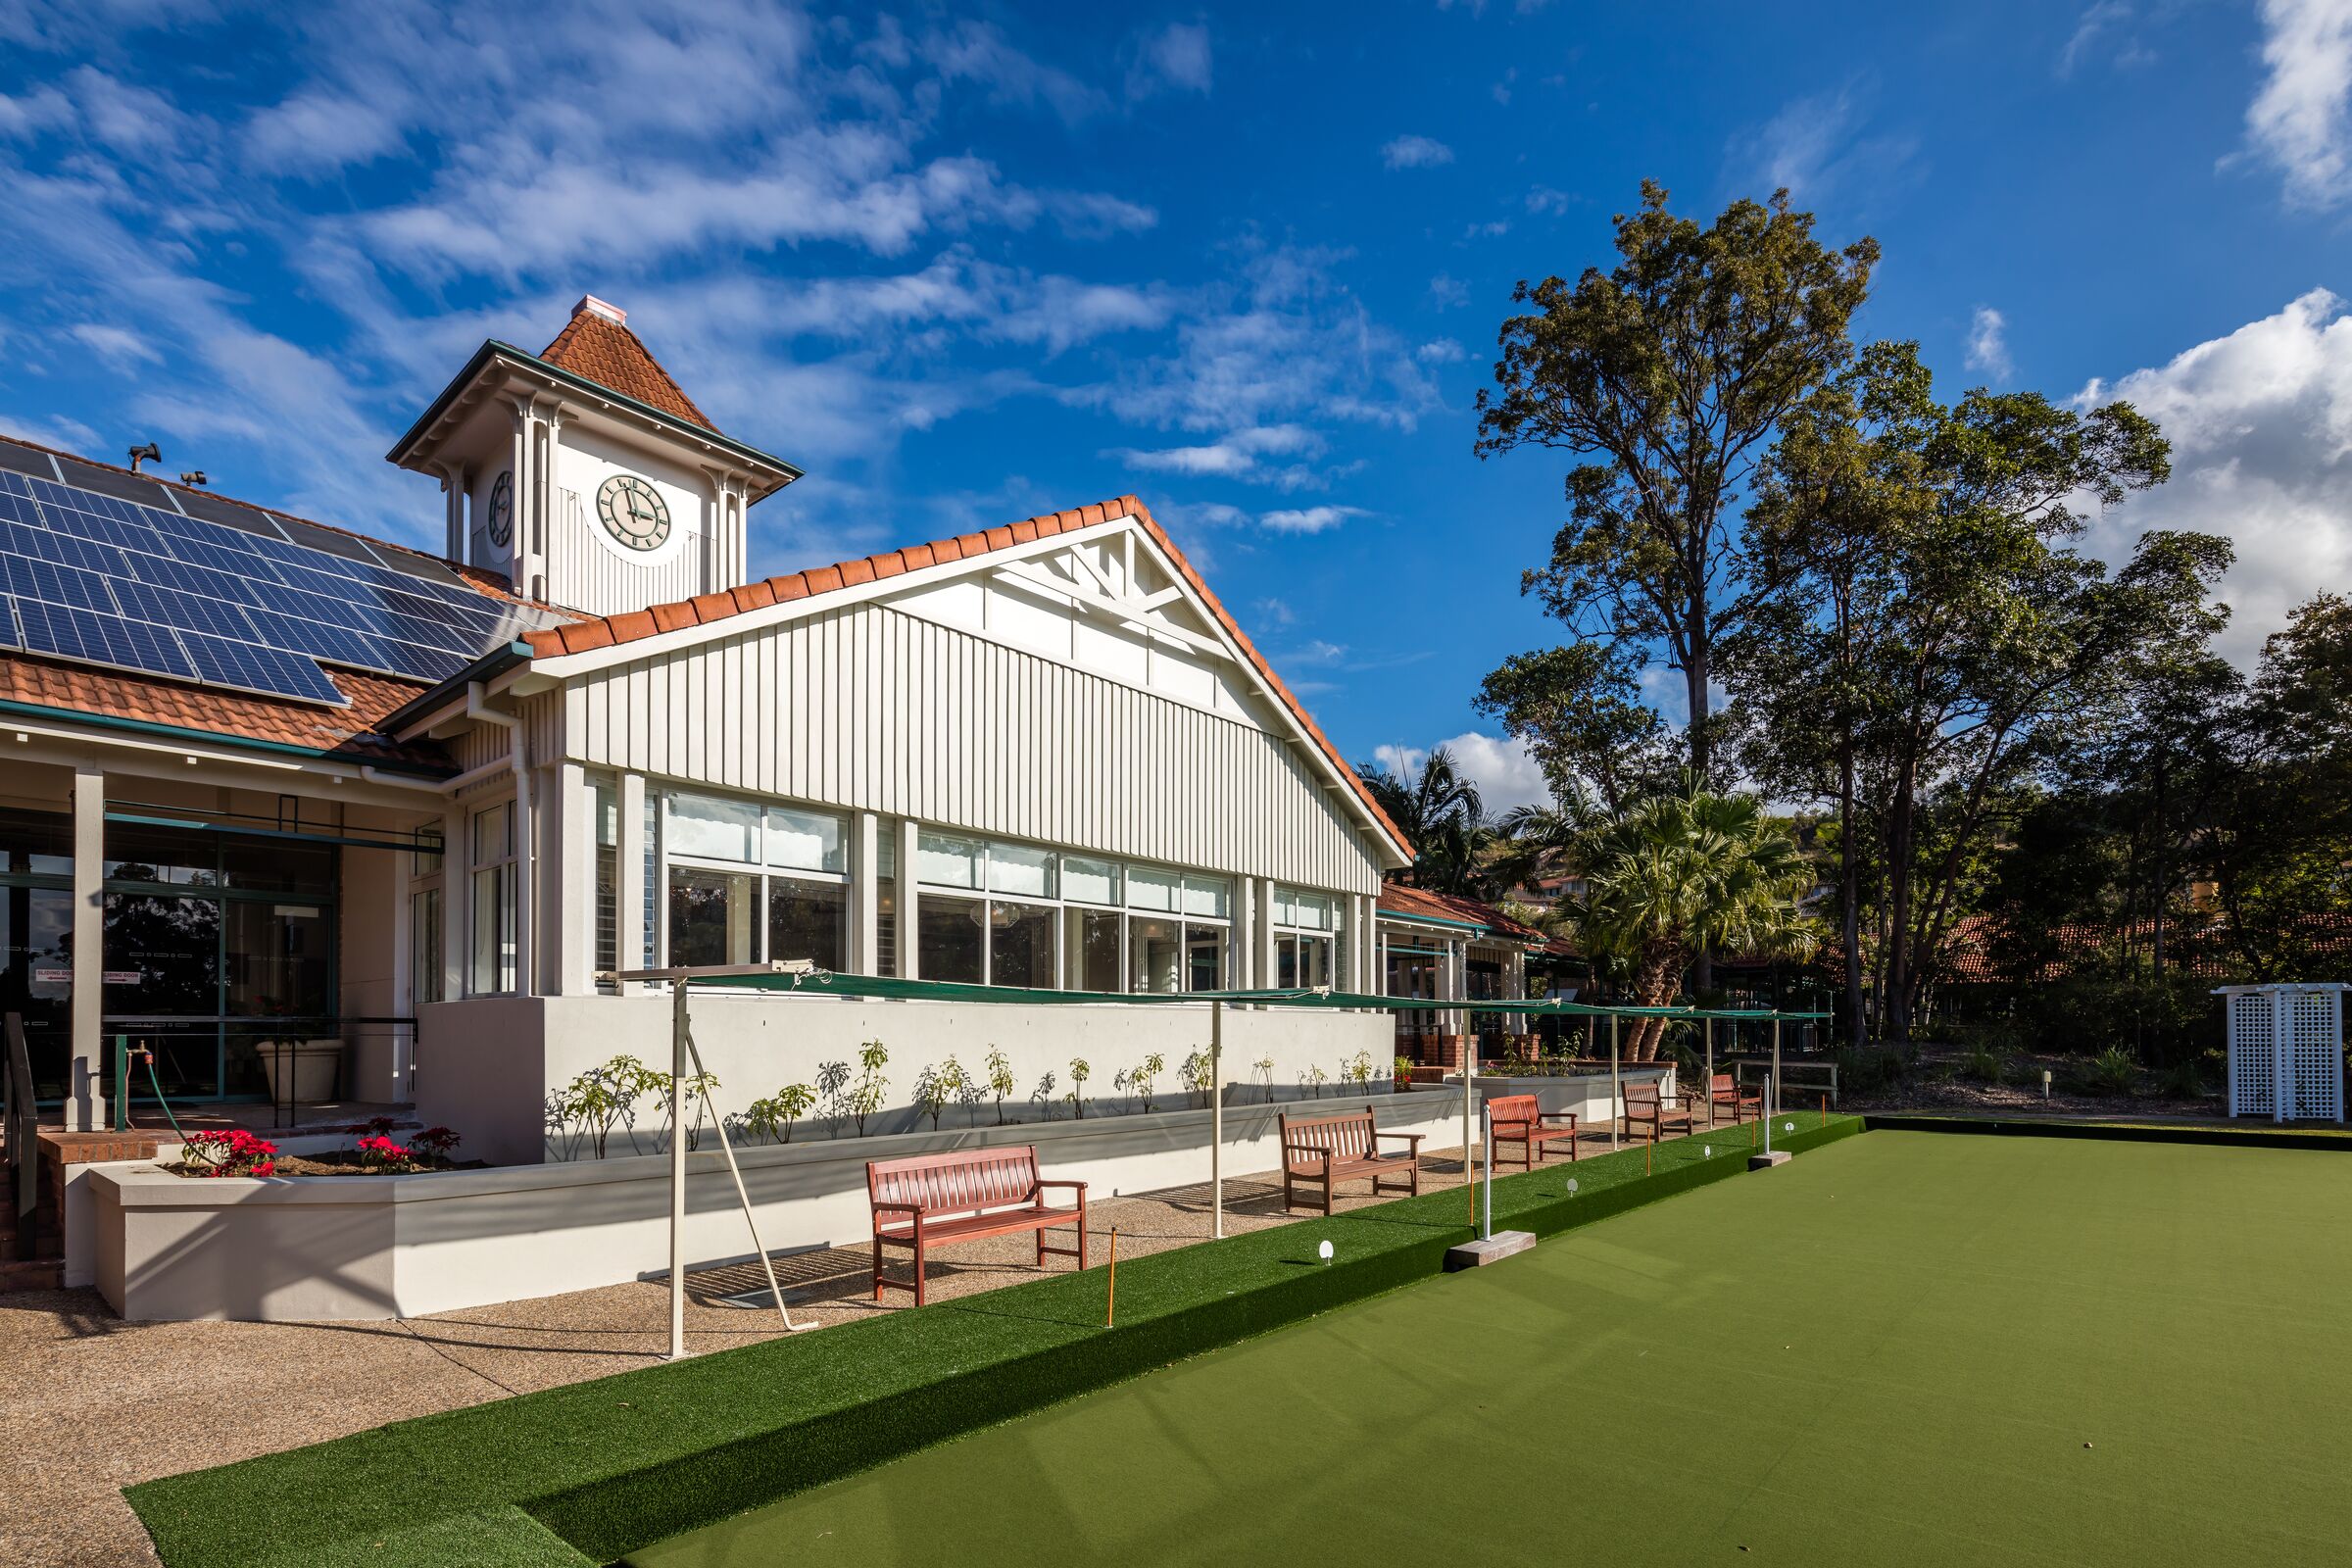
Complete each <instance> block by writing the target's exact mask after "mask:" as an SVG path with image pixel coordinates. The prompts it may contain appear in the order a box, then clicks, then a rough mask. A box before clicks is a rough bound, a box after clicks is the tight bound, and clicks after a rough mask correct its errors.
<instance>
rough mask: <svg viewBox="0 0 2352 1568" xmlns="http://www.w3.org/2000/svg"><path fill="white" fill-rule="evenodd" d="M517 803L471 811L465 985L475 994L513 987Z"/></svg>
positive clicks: (495, 993) (487, 994)
mask: <svg viewBox="0 0 2352 1568" xmlns="http://www.w3.org/2000/svg"><path fill="white" fill-rule="evenodd" d="M472 904H473V909H472V920H473V961H472V963H471V965H470V967H469V972H468V975H467V979H466V989H467V990H468V991H470V992H471V993H472V994H473V995H475V996H477V997H488V996H499V995H503V994H504V993H507V992H510V991H513V990H514V989H515V803H514V802H512V801H505V802H501V803H500V804H499V805H497V806H493V807H491V808H490V809H488V810H486V811H476V812H474V813H473V900H472Z"/></svg>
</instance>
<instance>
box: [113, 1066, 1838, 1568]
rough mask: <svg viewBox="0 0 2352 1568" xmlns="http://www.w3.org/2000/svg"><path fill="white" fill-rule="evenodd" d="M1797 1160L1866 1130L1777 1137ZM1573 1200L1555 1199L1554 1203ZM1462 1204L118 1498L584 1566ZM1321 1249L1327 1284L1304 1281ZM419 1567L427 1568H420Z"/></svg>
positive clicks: (376, 1550) (1127, 1365) (821, 1472)
mask: <svg viewBox="0 0 2352 1568" xmlns="http://www.w3.org/2000/svg"><path fill="white" fill-rule="evenodd" d="M1785 1119H1787V1120H1789V1121H1792V1122H1794V1123H1796V1124H1797V1125H1798V1127H1799V1128H1800V1131H1798V1132H1797V1133H1796V1134H1794V1135H1792V1136H1784V1137H1781V1138H1779V1139H1777V1140H1776V1142H1777V1143H1778V1144H1779V1145H1780V1146H1781V1147H1786V1148H1789V1149H1791V1150H1801V1149H1804V1148H1807V1147H1810V1146H1812V1145H1816V1144H1819V1143H1823V1142H1831V1141H1835V1140H1837V1139H1840V1138H1844V1137H1848V1136H1851V1135H1852V1134H1854V1133H1856V1132H1858V1131H1860V1130H1861V1126H1862V1123H1861V1120H1860V1118H1858V1117H1850V1116H1848V1117H1838V1116H1832V1117H1830V1118H1829V1119H1828V1122H1827V1124H1826V1125H1823V1124H1821V1118H1820V1117H1819V1116H1818V1115H1816V1114H1808V1113H1796V1114H1792V1115H1790V1116H1789V1117H1787V1118H1785ZM1751 1136H1752V1129H1751V1128H1749V1127H1742V1128H1737V1129H1734V1128H1728V1127H1727V1128H1725V1129H1723V1130H1722V1138H1721V1141H1716V1142H1713V1143H1712V1147H1713V1149H1714V1151H1715V1152H1714V1154H1713V1156H1712V1157H1711V1158H1710V1157H1706V1156H1705V1155H1704V1154H1703V1151H1704V1149H1705V1148H1706V1147H1708V1145H1709V1143H1710V1142H1711V1140H1710V1138H1709V1137H1708V1136H1705V1135H1702V1136H1701V1137H1700V1138H1699V1139H1696V1140H1683V1141H1678V1142H1675V1143H1669V1144H1664V1145H1660V1146H1659V1147H1658V1149H1657V1150H1656V1152H1655V1154H1654V1156H1653V1161H1654V1164H1653V1169H1652V1171H1651V1172H1650V1173H1649V1174H1647V1175H1644V1174H1643V1158H1644V1156H1643V1152H1642V1150H1641V1149H1639V1148H1629V1149H1626V1150H1623V1151H1620V1152H1617V1153H1613V1154H1608V1155H1603V1156H1598V1157H1595V1158H1591V1159H1586V1160H1582V1161H1579V1162H1577V1163H1575V1164H1573V1165H1570V1164H1565V1163H1554V1164H1552V1165H1550V1166H1547V1167H1545V1168H1544V1169H1541V1170H1538V1171H1535V1172H1531V1173H1527V1174H1524V1175H1515V1176H1509V1177H1505V1178H1502V1179H1499V1180H1497V1181H1496V1182H1495V1226H1496V1228H1498V1229H1505V1228H1513V1227H1516V1228H1519V1229H1527V1230H1534V1231H1536V1232H1537V1233H1538V1234H1540V1235H1542V1234H1550V1233H1553V1232H1556V1231H1558V1230H1559V1229H1561V1228H1564V1227H1567V1226H1571V1225H1577V1224H1583V1223H1589V1222H1591V1221H1592V1220H1594V1219H1599V1218H1602V1217H1605V1216H1607V1215H1609V1214H1612V1213H1616V1212H1620V1211H1622V1210H1623V1209H1625V1208H1628V1207H1631V1206H1634V1205H1635V1204H1638V1203H1642V1202H1646V1201H1651V1200H1653V1199H1657V1198H1662V1197H1666V1196H1669V1195H1671V1194H1673V1193H1677V1192H1683V1191H1688V1190H1690V1189H1691V1188H1692V1187H1696V1186H1701V1185H1704V1184H1706V1183H1708V1182H1711V1181H1718V1180H1721V1179H1723V1178H1726V1177H1729V1176H1732V1175H1736V1174H1738V1173H1739V1172H1740V1171H1741V1170H1743V1169H1744V1166H1745V1160H1746V1157H1747V1153H1748V1148H1747V1140H1748V1138H1749V1137H1751ZM1571 1178H1573V1179H1575V1180H1576V1182H1577V1184H1578V1192H1577V1193H1576V1195H1575V1196H1573V1197H1571V1196H1569V1195H1568V1193H1567V1189H1566V1184H1567V1182H1568V1180H1569V1179H1571ZM1468 1219H1469V1213H1468V1200H1467V1199H1466V1198H1465V1197H1464V1195H1463V1193H1462V1191H1461V1190H1459V1189H1455V1190H1451V1191H1446V1192H1440V1193H1431V1194H1427V1195H1425V1196H1423V1197H1421V1198H1418V1199H1405V1200H1399V1201H1394V1202H1389V1203H1384V1204H1380V1205H1377V1206H1373V1207H1368V1208H1363V1209H1358V1210H1356V1211H1354V1212H1352V1213H1348V1214H1342V1215H1337V1216H1334V1217H1333V1218H1331V1219H1329V1220H1323V1219H1320V1218H1317V1219H1312V1220H1307V1221H1304V1222H1302V1223H1300V1224H1298V1225H1292V1226H1285V1227H1282V1228H1280V1229H1275V1230H1266V1231H1258V1232H1254V1233H1252V1234H1250V1235H1247V1236H1241V1237H1235V1238H1231V1239H1229V1240H1227V1241H1224V1242H1220V1243H1213V1244H1206V1245H1202V1246H1196V1247H1190V1248H1183V1249H1179V1250H1173V1251H1167V1252H1159V1253H1154V1254H1152V1255H1151V1256H1148V1257H1140V1258H1135V1259H1133V1260H1131V1261H1129V1262H1128V1263H1126V1264H1125V1265H1124V1266H1122V1267H1121V1269H1120V1270H1119V1321H1118V1326H1117V1327H1116V1328H1115V1329H1110V1330H1105V1329H1104V1328H1103V1319H1102V1314H1103V1270H1102V1269H1101V1268H1099V1267H1098V1268H1095V1269H1090V1270H1088V1271H1087V1272H1085V1273H1083V1274H1080V1273H1069V1274H1054V1275H1050V1276H1048V1277H1046V1278H1044V1279H1041V1280H1038V1281H1036V1282H1034V1283H1032V1284H1027V1285H1022V1286H1017V1287H1014V1288H1011V1289H1008V1290H1004V1291H997V1292H993V1293H990V1294H988V1295H985V1296H980V1297H973V1298H966V1299H960V1300H956V1301H949V1302H942V1303H940V1304H938V1305H935V1306H930V1307H925V1308H922V1309H919V1310H915V1311H906V1312H896V1313H892V1314H889V1315H888V1316H884V1317H880V1318H875V1319H871V1320H868V1321H865V1322H860V1323H854V1324H845V1325H840V1326H837V1327H834V1328H830V1329H826V1330H824V1331H822V1332H820V1333H817V1334H812V1335H808V1336H803V1337H797V1338H791V1339H780V1340H773V1341H769V1342H767V1343H764V1344H761V1345H756V1346H747V1347H745V1348H741V1349H736V1350H729V1351H723V1352H719V1353H715V1354H711V1355H707V1356H702V1357H698V1358H696V1359H693V1360H689V1361H684V1362H679V1363H676V1364H673V1365H663V1366H657V1367H648V1368H644V1369H641V1370H638V1371H635V1372H627V1373H621V1374H618V1375H616V1376H613V1377H610V1378H602V1379H598V1380H595V1381H593V1382H588V1383H580V1384H573V1385H569V1386H567V1387H564V1388H560V1389H550V1390H546V1391H544V1392H542V1393H538V1394H532V1395H525V1396H522V1397H517V1398H513V1399H504V1400H500V1401H497V1402H495V1403H491V1404H485V1405H476V1406H471V1407H469V1408H466V1409H463V1410H455V1411H450V1412H447V1413H445V1414H442V1415H437V1416H428V1417H425V1418H422V1419H420V1420H415V1421H408V1422H402V1423H399V1424H397V1425H394V1426H388V1427H380V1428H377V1429H375V1430H373V1431H369V1432H363V1433H359V1434H355V1435H354V1436H352V1437H349V1438H343V1439H339V1440H337V1441H335V1442H332V1443H326V1444H320V1445H316V1446H311V1447H307V1448H298V1449H294V1450H291V1451H289V1452H285V1453H278V1454H270V1455H265V1456H263V1457H261V1458H257V1459H250V1460H245V1461H243V1462H241V1463H238V1464H234V1465H226V1466H222V1467H221V1468H218V1469H214V1470H206V1471H197V1472H193V1473H190V1474H187V1475H181V1476H172V1477H167V1478H165V1479H163V1480H159V1481H151V1482H146V1483H142V1484H141V1485H138V1486H135V1487H131V1488H128V1489H125V1494H124V1495H126V1496H127V1497H128V1498H129V1500H130V1503H131V1506H132V1507H133V1508H134V1509H135V1510H136V1511H137V1512H138V1514H139V1517H140V1519H141V1521H142V1522H144V1523H145V1524H146V1526H147V1528H148V1531H149V1533H150V1534H151V1535H152V1536H153V1537H154V1540H155V1543H156V1547H157V1550H158V1552H159V1553H160V1554H161V1556H162V1557H163V1559H164V1561H165V1562H166V1563H168V1564H170V1565H171V1568H276V1565H280V1564H283V1565H287V1568H292V1565H295V1564H304V1565H319V1568H337V1565H342V1564H354V1565H356V1564H361V1563H368V1564H378V1563H381V1562H383V1561H385V1560H387V1559H386V1558H385V1557H384V1556H383V1555H382V1548H381V1547H379V1546H378V1543H379V1542H383V1541H385V1540H387V1539H388V1538H389V1537H391V1536H393V1535H396V1534H398V1533H400V1532H404V1531H416V1530H418V1529H423V1528H427V1527H429V1526H430V1525H431V1523H432V1522H433V1521H436V1520H442V1519H449V1518H455V1517H460V1516H466V1515H470V1514H477V1513H478V1514H483V1515H489V1514H494V1513H496V1511H497V1510H501V1509H513V1508H520V1509H522V1510H524V1512H526V1513H527V1514H528V1515H529V1516H531V1518H532V1519H533V1520H535V1521H536V1522H537V1524H538V1525H539V1526H540V1527H542V1530H543V1534H544V1538H545V1539H544V1541H540V1540H537V1539H532V1540H530V1541H527V1542H525V1541H514V1540H510V1539H508V1538H507V1537H506V1536H503V1535H502V1536H500V1537H499V1538H498V1539H496V1540H490V1539H485V1540H484V1541H483V1542H482V1543H480V1544H479V1546H478V1548H476V1549H472V1550H470V1551H469V1554H468V1555H467V1556H466V1558H465V1559H464V1560H466V1562H468V1563H478V1564H481V1565H483V1568H509V1565H515V1568H521V1565H526V1564H527V1565H529V1568H538V1565H539V1564H540V1563H541V1562H542V1561H545V1560H548V1559H546V1558H545V1557H544V1556H543V1555H532V1553H535V1552H536V1553H544V1552H545V1551H546V1550H548V1549H550V1548H554V1547H564V1546H565V1545H566V1544H568V1547H569V1549H572V1550H575V1551H576V1552H578V1553H579V1554H582V1555H584V1556H585V1557H587V1558H588V1559H589V1560H591V1561H598V1562H601V1561H608V1560H610V1559H612V1558H615V1557H618V1556H620V1555H621V1554H623V1553H625V1552H627V1551H630V1550H633V1549H635V1548H637V1547H640V1546H643V1545H645V1544H648V1543H650V1542H653V1541H658V1540H660V1539H662V1538H663V1537H665V1536H669V1535H673V1534H676V1533H677V1532H679V1531H681V1530H685V1529H689V1528H692V1527H694V1526H697V1525H701V1524H704V1523H707V1522H709V1521H711V1520H713V1519H718V1518H723V1517H725V1516H727V1515H729V1514H732V1513H736V1512H740V1511H741V1510H743V1509H746V1508H750V1507H756V1506H759V1505H760V1504H763V1503H766V1502H769V1501H772V1500H774V1499H775V1498H777V1497H781V1496H784V1495H789V1494H791V1493H793V1492H796V1491H800V1490H803V1489H805V1488H808V1487H810V1486H814V1485H819V1484H822V1483H824V1482H828V1481H832V1480H835V1479H837V1478H839V1477H842V1476H845V1475H849V1474H853V1473H855V1472H856V1471H858V1470H859V1469H862V1468H865V1467H867V1466H870V1465H873V1464H877V1463H880V1462H883V1461H885V1460H888V1459H892V1458H895V1457H898V1456H900V1455H902V1454H905V1453H907V1452H909V1451H912V1450H913V1449H916V1448H918V1447H921V1446H926V1445H928V1444H932V1443H936V1442H939V1441H941V1440H942V1439H945V1438H948V1437H952V1436H955V1435H956V1434H957V1433H961V1432H967V1431H970V1430H973V1429H975V1428H977V1427H981V1426H986V1425H989V1424H992V1423H995V1422H999V1421H1003V1420H1005V1419H1007V1418H1010V1417H1012V1416H1016V1415H1019V1414H1022V1413H1024V1412H1026V1411H1029V1410H1034V1409H1037V1408H1039V1407H1041V1406H1043V1405H1046V1404H1050V1403H1053V1402H1054V1401H1056V1400H1060V1399H1064V1398H1067V1397H1071V1396H1073V1395H1077V1394H1082V1393H1085V1392H1088V1391H1090V1390H1093V1389H1099V1388H1102V1387H1103V1386H1105V1385H1107V1384H1110V1383H1114V1382H1117V1381H1120V1380H1122V1379H1125V1378H1130V1377H1133V1376H1135V1375H1136V1374H1138V1373H1140V1372H1143V1371H1146V1370H1148V1369H1150V1368H1152V1367H1156V1366H1160V1365H1164V1364H1166V1363H1168V1362H1170V1361H1174V1360H1178V1359H1180V1358H1183V1357H1185V1356H1190V1355H1195V1354H1198V1353H1200V1352H1201V1351H1202V1350H1207V1349H1212V1348H1217V1347H1219V1346H1224V1345H1229V1344H1232V1343H1234V1342H1235V1341H1238V1340H1241V1339H1244V1338H1248V1337H1250V1336H1252V1335H1256V1334H1261V1333H1264V1332H1266V1331H1267V1330H1270V1329H1274V1328H1279V1327H1282V1326H1284V1325H1286V1324H1289V1323H1293V1322H1296V1321H1298V1320H1299V1319H1300V1318H1303V1317H1306V1316H1309V1315H1312V1314H1314V1313H1317V1312H1323V1311H1327V1310H1330V1309H1331V1308H1333V1307H1337V1306H1342V1305H1346V1304H1348V1303H1349V1302H1352V1301H1356V1300H1360V1299H1364V1298H1366V1297H1369V1296H1373V1295H1377V1294H1379V1293H1381V1292H1385V1291H1389V1290H1393V1289H1395V1288H1396V1287H1397V1286H1399V1285H1404V1284H1408V1283H1411V1282H1412V1281H1415V1280H1419V1279H1425V1278H1428V1277H1430V1276H1432V1275H1434V1274H1436V1273H1437V1272H1439V1269H1440V1267H1441V1264H1442V1260H1443V1257H1444V1253H1445V1250H1446V1248H1447V1247H1450V1246H1452V1245H1453V1244H1455V1243H1457V1242H1459V1241H1462V1240H1464V1239H1466V1238H1467V1237H1468V1236H1469V1234H1470V1228H1469V1224H1468ZM1326 1238H1328V1239H1329V1240H1330V1241H1331V1242H1332V1243H1333V1245H1334V1248H1335V1250H1336V1252H1337V1260H1336V1261H1335V1262H1334V1263H1332V1264H1330V1265H1328V1266H1325V1265H1321V1264H1318V1263H1316V1262H1315V1261H1314V1249H1315V1244H1316V1243H1317V1242H1319V1241H1322V1240H1324V1239H1326ZM428 1560H429V1559H428Z"/></svg>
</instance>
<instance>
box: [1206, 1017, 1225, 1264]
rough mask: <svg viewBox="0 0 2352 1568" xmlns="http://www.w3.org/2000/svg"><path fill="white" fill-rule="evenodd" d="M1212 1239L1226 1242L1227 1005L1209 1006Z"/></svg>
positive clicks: (1209, 1157)
mask: <svg viewBox="0 0 2352 1568" xmlns="http://www.w3.org/2000/svg"><path fill="white" fill-rule="evenodd" d="M1208 1214H1209V1235H1210V1236H1211V1237H1213V1238H1215V1239H1216V1240H1218V1241H1222V1240H1224V1238H1225V1004H1224V1003H1222V1002H1212V1003H1210V1004H1209V1005H1208Z"/></svg>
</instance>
